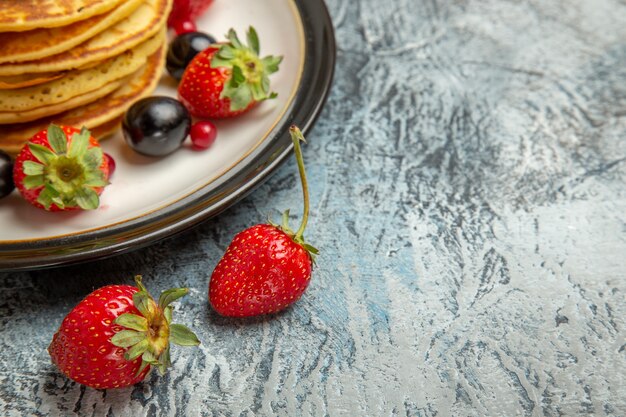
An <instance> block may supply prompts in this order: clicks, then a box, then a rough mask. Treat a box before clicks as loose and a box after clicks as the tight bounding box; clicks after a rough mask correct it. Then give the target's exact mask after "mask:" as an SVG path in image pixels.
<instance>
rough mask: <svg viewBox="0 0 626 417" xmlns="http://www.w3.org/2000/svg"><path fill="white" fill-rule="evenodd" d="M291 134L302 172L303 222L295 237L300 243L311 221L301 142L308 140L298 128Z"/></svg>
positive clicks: (293, 127)
mask: <svg viewBox="0 0 626 417" xmlns="http://www.w3.org/2000/svg"><path fill="white" fill-rule="evenodd" d="M289 134H290V135H291V141H292V142H293V149H294V153H295V154H296V161H297V163H298V171H299V172H300V183H301V184H302V196H303V199H304V210H303V212H302V222H301V223H300V227H299V228H298V230H297V231H296V234H295V236H294V240H295V241H296V242H300V241H302V240H303V235H304V229H306V224H307V222H308V221H309V186H308V184H307V181H306V171H305V170H304V158H303V157H302V148H300V141H302V142H305V143H306V139H304V135H303V134H302V132H301V131H300V129H298V127H297V126H291V127H290V128H289Z"/></svg>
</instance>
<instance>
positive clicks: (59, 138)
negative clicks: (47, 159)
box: [47, 124, 67, 154]
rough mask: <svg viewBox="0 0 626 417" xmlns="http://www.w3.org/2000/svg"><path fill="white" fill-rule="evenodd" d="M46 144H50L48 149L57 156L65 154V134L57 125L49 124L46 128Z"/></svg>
mask: <svg viewBox="0 0 626 417" xmlns="http://www.w3.org/2000/svg"><path fill="white" fill-rule="evenodd" d="M47 136H48V143H50V147H52V149H53V150H54V152H56V153H57V154H64V153H65V152H67V138H66V136H65V132H63V129H61V128H60V127H59V126H57V125H53V124H51V125H50V126H49V127H48V134H47Z"/></svg>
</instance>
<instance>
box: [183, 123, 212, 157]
mask: <svg viewBox="0 0 626 417" xmlns="http://www.w3.org/2000/svg"><path fill="white" fill-rule="evenodd" d="M189 135H190V136H191V143H192V144H193V145H192V146H193V148H194V149H195V150H203V149H207V148H208V147H210V146H211V145H213V142H215V138H216V137H217V128H216V127H215V125H214V124H213V123H211V122H209V121H208V120H204V121H201V122H196V123H194V124H193V125H192V126H191V131H190V132H189Z"/></svg>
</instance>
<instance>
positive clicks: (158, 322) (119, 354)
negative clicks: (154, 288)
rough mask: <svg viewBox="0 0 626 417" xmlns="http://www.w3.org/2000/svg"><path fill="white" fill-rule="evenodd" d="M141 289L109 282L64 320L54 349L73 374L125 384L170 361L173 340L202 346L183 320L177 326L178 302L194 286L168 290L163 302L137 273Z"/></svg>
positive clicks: (98, 382) (87, 380)
mask: <svg viewBox="0 0 626 417" xmlns="http://www.w3.org/2000/svg"><path fill="white" fill-rule="evenodd" d="M135 280H136V282H137V287H133V286H130V285H109V286H106V287H102V288H100V289H97V290H95V291H94V292H92V293H91V294H89V295H88V296H87V297H85V299H84V300H83V301H81V302H80V303H78V305H77V306H76V307H74V309H72V311H70V312H69V314H68V315H67V316H66V317H65V319H63V323H62V324H61V327H60V328H59V330H58V331H57V333H56V334H55V335H54V337H53V339H52V343H50V346H49V347H48V352H49V353H50V357H51V358H52V362H53V363H54V364H55V365H56V366H57V367H58V368H59V369H60V370H61V372H63V373H64V374H65V375H66V376H67V377H69V378H71V379H73V380H74V381H76V382H78V383H80V384H84V385H87V386H89V387H92V388H99V389H107V388H119V387H126V386H129V385H133V384H136V383H137V382H139V381H142V380H143V379H144V378H145V377H146V375H147V374H148V372H149V371H150V368H151V366H155V367H157V369H159V371H160V372H161V374H163V373H164V372H165V369H166V368H167V366H169V365H170V345H169V342H170V341H171V342H172V343H176V344H178V345H181V346H197V345H198V344H200V341H199V340H198V339H197V337H196V335H194V334H193V332H192V331H191V330H189V329H188V328H187V327H185V326H183V325H182V324H172V323H171V321H172V307H171V306H170V305H169V304H170V303H171V302H172V301H175V300H177V299H178V298H180V297H182V296H184V295H185V294H187V293H188V291H189V290H187V289H186V288H175V289H171V290H167V291H164V292H163V293H162V294H161V296H160V297H159V303H158V304H157V303H156V302H155V301H154V299H152V297H151V296H150V294H148V291H147V290H146V288H145V287H144V286H143V285H142V283H141V277H140V276H137V277H135Z"/></svg>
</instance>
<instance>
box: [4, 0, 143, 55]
mask: <svg viewBox="0 0 626 417" xmlns="http://www.w3.org/2000/svg"><path fill="white" fill-rule="evenodd" d="M4 1H5V0H0V15H2V12H1V10H2V4H3V2H4ZM142 1H143V0H126V1H124V2H123V3H122V4H121V5H120V6H119V7H116V8H115V9H113V10H111V11H109V12H107V13H104V14H100V15H96V16H93V17H90V18H89V19H85V20H81V21H79V22H76V23H72V24H71V25H68V26H63V27H56V28H51V29H33V30H29V31H27V32H4V33H0V63H5V62H22V61H29V60H34V59H40V58H45V57H47V56H51V55H55V54H59V53H61V52H64V51H67V50H68V49H70V48H72V47H74V46H76V45H79V44H81V43H83V42H84V41H86V40H87V39H89V38H91V37H93V36H95V35H97V34H98V33H100V32H102V31H103V30H105V29H107V28H109V27H111V26H112V25H114V24H115V23H117V22H119V21H120V20H122V19H124V18H125V17H127V16H128V15H130V14H131V13H132V12H134V11H135V10H136V9H137V8H138V7H139V5H140V4H141V3H142Z"/></svg>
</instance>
